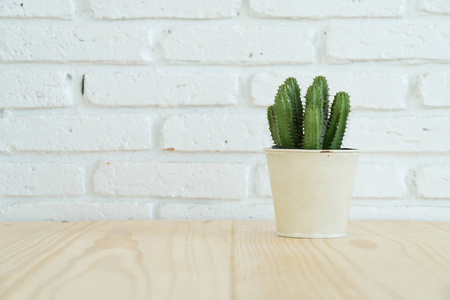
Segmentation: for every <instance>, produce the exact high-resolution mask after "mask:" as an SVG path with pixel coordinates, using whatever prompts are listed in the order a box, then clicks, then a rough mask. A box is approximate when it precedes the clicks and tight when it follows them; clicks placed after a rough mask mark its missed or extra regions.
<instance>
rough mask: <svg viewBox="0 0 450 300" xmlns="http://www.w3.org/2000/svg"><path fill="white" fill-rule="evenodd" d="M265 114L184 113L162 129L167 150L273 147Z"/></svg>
mask: <svg viewBox="0 0 450 300" xmlns="http://www.w3.org/2000/svg"><path fill="white" fill-rule="evenodd" d="M268 126H269V125H268V124H267V120H266V116H265V112H264V113H262V114H257V115H255V114H224V113H221V114H216V113H211V114H197V113H192V114H184V115H175V116H172V117H169V118H167V120H166V121H165V122H164V124H163V127H162V143H163V147H164V148H173V149H174V150H175V151H239V152H241V151H244V152H245V151H258V152H259V151H261V150H262V149H263V148H265V147H270V146H271V145H272V141H271V138H270V134H269V129H268Z"/></svg>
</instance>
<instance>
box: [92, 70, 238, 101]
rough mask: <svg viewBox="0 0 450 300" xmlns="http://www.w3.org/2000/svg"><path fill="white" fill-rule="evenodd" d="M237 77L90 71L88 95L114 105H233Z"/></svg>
mask: <svg viewBox="0 0 450 300" xmlns="http://www.w3.org/2000/svg"><path fill="white" fill-rule="evenodd" d="M237 83H238V81H237V78H236V76H234V75H231V74H216V73H199V74H191V73H186V74H184V73H160V72H158V73H89V74H87V75H86V77H85V91H86V93H85V96H86V98H87V99H88V101H89V102H90V103H91V104H94V105H98V106H111V107H127V106H128V107H133V106H157V107H168V106H202V105H203V106H204V105H232V104H235V103H236V99H237V88H238V86H237Z"/></svg>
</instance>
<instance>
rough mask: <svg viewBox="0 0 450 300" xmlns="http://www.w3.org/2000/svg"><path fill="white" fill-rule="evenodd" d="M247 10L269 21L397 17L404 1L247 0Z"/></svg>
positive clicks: (403, 9) (400, 12) (401, 12)
mask: <svg viewBox="0 0 450 300" xmlns="http://www.w3.org/2000/svg"><path fill="white" fill-rule="evenodd" d="M250 10H251V13H252V14H253V15H256V16H259V17H272V18H312V19H321V18H333V17H334V18H347V17H399V16H402V15H403V14H404V13H405V1H404V0H393V1H391V0H381V1H352V0H346V1H327V0H319V1H317V0H316V1H308V0H300V1H299V0H288V1H283V2H279V1H276V0H269V1H268V0H250Z"/></svg>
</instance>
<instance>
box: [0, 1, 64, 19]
mask: <svg viewBox="0 0 450 300" xmlns="http://www.w3.org/2000/svg"><path fill="white" fill-rule="evenodd" d="M8 2H9V3H8ZM72 16H73V4H72V1H71V0H33V1H23V2H20V1H2V2H0V17H7V18H58V19H69V18H71V17H72Z"/></svg>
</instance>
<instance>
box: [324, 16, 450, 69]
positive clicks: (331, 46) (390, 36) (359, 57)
mask: <svg viewBox="0 0 450 300" xmlns="http://www.w3.org/2000/svg"><path fill="white" fill-rule="evenodd" d="M449 31H450V24H445V23H443V24H433V23H430V22H426V23H406V24H405V23H399V24H395V25H394V24H391V23H389V24H381V23H380V24H377V25H376V26H374V25H361V26H355V25H336V26H330V27H329V28H328V29H327V31H326V34H327V35H326V56H327V59H328V60H329V61H331V62H352V61H391V60H410V61H441V62H448V61H450V35H448V32H449Z"/></svg>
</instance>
